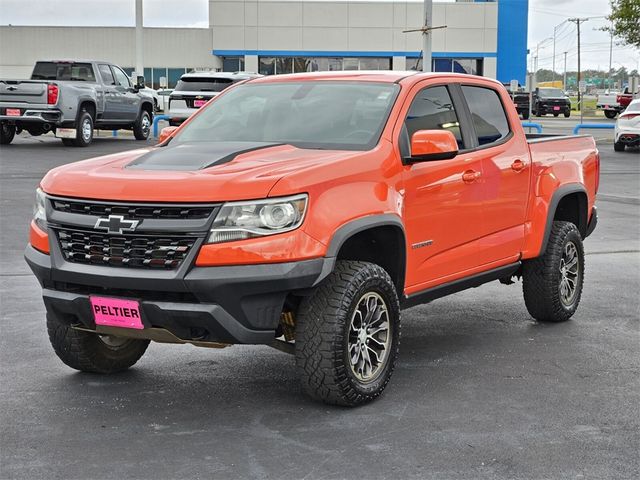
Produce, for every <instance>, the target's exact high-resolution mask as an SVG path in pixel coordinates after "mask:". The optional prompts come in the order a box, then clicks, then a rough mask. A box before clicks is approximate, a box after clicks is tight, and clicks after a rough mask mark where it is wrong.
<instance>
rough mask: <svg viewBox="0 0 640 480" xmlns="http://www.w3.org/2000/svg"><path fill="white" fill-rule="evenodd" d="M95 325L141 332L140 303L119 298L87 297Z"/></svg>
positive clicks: (142, 326)
mask: <svg viewBox="0 0 640 480" xmlns="http://www.w3.org/2000/svg"><path fill="white" fill-rule="evenodd" d="M89 301H90V302H91V311H92V312H93V318H94V320H95V322H96V325H102V326H105V327H121V328H134V329H137V330H142V329H143V328H144V325H142V320H141V318H140V303H138V302H137V301H135V300H122V299H120V298H108V297H93V296H91V297H89Z"/></svg>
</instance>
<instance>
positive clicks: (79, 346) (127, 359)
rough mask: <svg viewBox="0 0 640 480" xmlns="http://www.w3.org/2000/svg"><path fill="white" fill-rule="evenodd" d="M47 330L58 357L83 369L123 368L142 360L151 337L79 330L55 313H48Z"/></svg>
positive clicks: (106, 370)
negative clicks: (61, 320) (141, 337)
mask: <svg viewBox="0 0 640 480" xmlns="http://www.w3.org/2000/svg"><path fill="white" fill-rule="evenodd" d="M47 330H48V332H49V340H50V342H51V345H52V346H53V349H54V350H55V352H56V355H58V358H60V360H62V361H63V362H64V363H65V364H66V365H68V366H69V367H71V368H75V369H76V370H80V371H81V372H91V373H116V372H121V371H123V370H126V369H127V368H129V367H131V366H133V365H134V364H135V363H136V362H137V361H138V360H140V357H142V355H144V352H145V351H146V350H147V347H148V346H149V340H138V339H132V338H121V337H113V336H111V335H98V334H96V333H91V332H85V331H82V330H75V329H74V328H71V326H69V325H66V324H63V323H60V322H59V321H58V320H56V319H55V318H54V317H52V316H51V315H47Z"/></svg>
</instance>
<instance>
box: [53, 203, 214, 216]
mask: <svg viewBox="0 0 640 480" xmlns="http://www.w3.org/2000/svg"><path fill="white" fill-rule="evenodd" d="M51 204H52V206H53V209H54V210H57V211H60V212H65V213H78V214H81V215H94V216H103V215H122V216H124V217H127V219H134V220H144V219H146V218H154V219H167V220H169V219H174V218H183V219H199V218H209V216H210V215H211V214H212V212H213V210H214V209H215V208H216V207H215V206H214V205H157V204H156V205H142V204H141V205H132V204H126V205H123V204H110V203H99V202H90V201H73V200H66V199H65V200H60V199H57V198H53V199H51Z"/></svg>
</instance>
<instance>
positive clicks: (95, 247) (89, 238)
mask: <svg viewBox="0 0 640 480" xmlns="http://www.w3.org/2000/svg"><path fill="white" fill-rule="evenodd" d="M56 233H57V236H58V241H59V243H60V250H61V251H62V254H63V255H64V258H65V260H67V261H68V262H73V263H85V264H91V265H105V266H115V267H125V268H149V269H164V270H173V269H176V268H178V267H179V266H180V264H181V263H182V262H183V260H184V259H185V258H186V257H187V255H188V253H189V252H190V250H191V248H193V246H194V244H195V243H196V241H197V237H187V236H169V235H165V234H163V235H161V236H153V235H126V234H125V235H112V234H108V233H104V234H103V233H96V232H94V231H78V230H70V229H66V228H59V229H56Z"/></svg>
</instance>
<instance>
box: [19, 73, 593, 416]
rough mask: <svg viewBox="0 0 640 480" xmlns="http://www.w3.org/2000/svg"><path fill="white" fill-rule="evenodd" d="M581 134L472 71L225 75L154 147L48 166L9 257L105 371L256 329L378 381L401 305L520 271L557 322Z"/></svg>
mask: <svg viewBox="0 0 640 480" xmlns="http://www.w3.org/2000/svg"><path fill="white" fill-rule="evenodd" d="M599 168H600V166H599V154H598V151H597V149H596V145H595V142H594V140H593V138H591V137H589V136H572V137H569V136H543V135H530V136H525V133H524V131H523V129H522V126H521V124H520V121H519V119H518V114H517V112H516V110H515V108H514V106H513V102H512V101H511V98H510V97H509V95H508V93H507V91H506V90H505V88H504V87H503V86H502V85H501V84H500V83H497V82H495V81H493V80H489V79H486V78H481V77H475V76H466V75H456V74H449V73H447V74H423V73H416V72H413V73H411V72H380V73H358V72H344V73H343V72H339V73H336V72H325V73H310V74H298V75H278V76H271V77H262V78H256V79H250V80H247V81H244V82H238V83H237V84H236V85H234V86H232V87H229V88H228V89H226V90H224V91H223V92H221V93H220V94H219V95H218V96H216V98H215V99H213V100H212V101H211V102H210V103H209V104H207V105H206V106H205V107H203V108H201V109H199V110H198V112H197V113H196V114H194V115H193V116H192V117H191V118H190V119H189V120H187V121H186V122H185V123H184V124H182V125H181V126H180V127H178V128H176V127H168V128H167V129H165V130H164V131H163V135H162V136H161V139H160V143H159V144H158V145H157V146H154V147H146V148H141V149H138V150H132V151H127V152H123V153H116V154H112V155H107V156H104V157H99V158H95V159H92V160H87V161H82V162H78V163H72V164H68V165H64V166H61V167H58V168H55V169H53V170H51V171H50V172H49V173H48V174H47V175H46V176H45V177H44V178H43V179H42V181H41V183H40V186H39V188H38V190H37V193H36V207H35V214H34V218H33V221H32V222H31V228H30V243H29V245H28V246H27V249H26V259H27V262H28V263H29V265H30V267H31V269H32V270H33V272H34V273H35V275H36V276H37V277H38V280H39V281H40V283H41V285H42V288H43V297H44V303H45V306H46V310H47V328H48V331H49V338H50V340H51V343H52V345H53V349H54V350H55V352H56V353H57V355H58V356H59V357H60V359H61V360H62V361H63V362H64V363H66V364H67V365H68V366H70V367H72V368H75V369H77V370H81V371H85V372H97V373H113V372H118V371H121V370H124V369H127V368H129V367H131V366H132V365H133V364H135V363H136V361H137V360H138V359H140V357H141V356H142V355H143V354H144V352H145V350H146V348H147V346H148V344H149V342H150V340H154V341H159V342H169V343H191V344H194V345H197V346H204V347H225V346H228V345H231V344H264V345H271V346H275V347H277V348H280V349H281V350H284V351H288V352H290V353H293V354H294V355H295V365H296V369H297V372H298V374H299V377H300V380H301V383H302V389H303V390H304V391H305V392H306V393H307V394H308V395H310V396H311V397H313V398H316V399H319V400H321V401H324V402H327V403H333V404H339V405H348V406H353V405H358V404H362V403H364V402H368V401H371V400H373V399H374V398H376V397H377V396H379V395H380V394H381V393H382V392H383V390H384V389H385V387H386V385H387V383H388V382H389V379H390V378H391V374H392V371H393V369H394V366H395V364H396V360H397V357H398V349H399V343H400V320H401V314H400V312H401V310H402V309H405V308H408V307H411V306H413V305H417V304H420V303H424V302H429V301H432V300H434V299H436V298H439V297H442V296H444V295H448V294H451V293H454V292H458V291H461V290H463V289H466V288H470V287H477V286H479V285H481V284H483V283H486V282H489V281H494V280H499V281H501V282H502V283H505V284H508V283H512V279H513V278H522V283H523V290H524V301H525V304H526V307H527V309H528V311H529V313H530V314H531V315H532V316H533V317H534V318H535V319H537V320H539V321H541V322H562V321H566V320H568V319H569V318H570V317H571V316H572V315H573V314H574V313H575V311H576V309H577V308H578V304H579V302H580V295H581V293H582V285H583V281H584V251H583V244H582V242H583V240H584V239H585V238H586V237H587V236H588V235H589V234H590V233H591V232H592V231H593V229H594V228H595V226H596V222H597V213H596V207H595V201H596V191H597V189H598V178H599Z"/></svg>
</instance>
